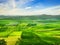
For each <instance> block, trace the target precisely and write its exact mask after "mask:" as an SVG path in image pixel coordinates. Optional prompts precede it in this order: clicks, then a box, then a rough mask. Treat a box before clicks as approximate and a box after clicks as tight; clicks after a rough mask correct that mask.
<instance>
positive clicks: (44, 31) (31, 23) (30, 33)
mask: <svg viewBox="0 0 60 45" xmlns="http://www.w3.org/2000/svg"><path fill="white" fill-rule="evenodd" d="M2 39H4V40H5V41H6V42H7V45H60V21H59V20H57V21H54V20H52V21H51V20H21V22H20V20H5V19H4V20H0V40H2ZM2 45H3V44H2Z"/></svg>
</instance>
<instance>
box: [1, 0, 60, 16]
mask: <svg viewBox="0 0 60 45" xmlns="http://www.w3.org/2000/svg"><path fill="white" fill-rule="evenodd" d="M41 14H48V15H59V14H60V0H0V15H11V16H12V15H22V16H24V15H29V16H30V15H41Z"/></svg>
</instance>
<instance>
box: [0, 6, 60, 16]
mask: <svg viewBox="0 0 60 45" xmlns="http://www.w3.org/2000/svg"><path fill="white" fill-rule="evenodd" d="M0 14H3V15H20V16H21V15H22V16H24V15H37V14H39V15H40V14H48V15H58V14H60V6H55V7H50V8H47V9H43V10H34V11H29V10H24V9H16V8H15V9H11V10H1V11H0Z"/></svg>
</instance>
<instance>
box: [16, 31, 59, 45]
mask: <svg viewBox="0 0 60 45" xmlns="http://www.w3.org/2000/svg"><path fill="white" fill-rule="evenodd" d="M16 45H60V39H59V38H58V39H57V38H55V37H40V36H38V35H36V34H35V33H33V32H28V31H23V33H22V36H21V40H20V39H19V41H17V43H16Z"/></svg>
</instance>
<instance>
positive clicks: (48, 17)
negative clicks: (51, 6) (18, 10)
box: [0, 14, 60, 20]
mask: <svg viewBox="0 0 60 45" xmlns="http://www.w3.org/2000/svg"><path fill="white" fill-rule="evenodd" d="M2 19H6V20H60V15H45V14H43V15H35V16H2V15H0V20H2Z"/></svg>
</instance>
